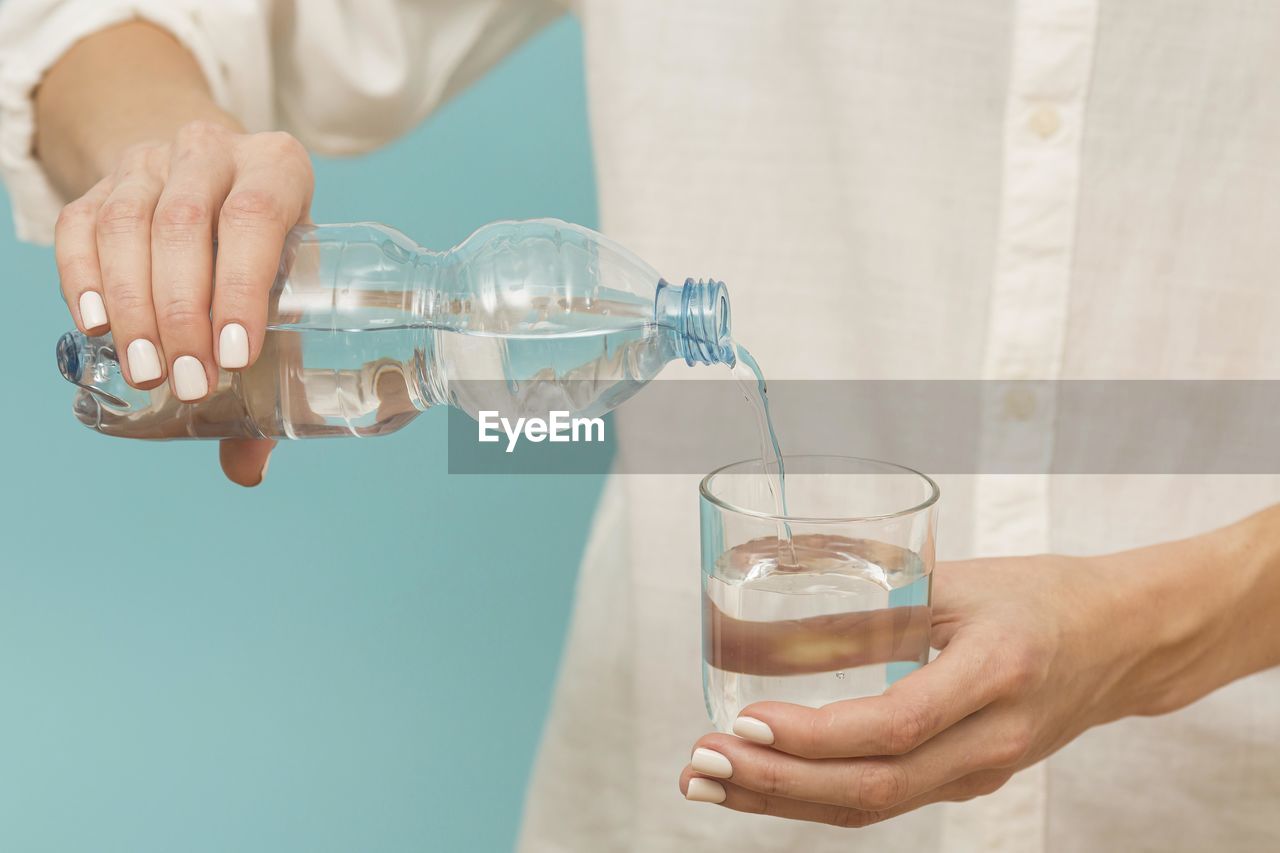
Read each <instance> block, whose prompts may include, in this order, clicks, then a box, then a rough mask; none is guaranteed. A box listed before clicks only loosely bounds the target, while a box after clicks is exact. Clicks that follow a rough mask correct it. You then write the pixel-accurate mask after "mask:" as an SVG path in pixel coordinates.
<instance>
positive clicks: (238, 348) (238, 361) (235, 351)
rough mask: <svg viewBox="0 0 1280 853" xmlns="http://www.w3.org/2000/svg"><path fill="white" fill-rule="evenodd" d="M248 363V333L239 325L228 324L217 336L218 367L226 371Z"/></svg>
mask: <svg viewBox="0 0 1280 853" xmlns="http://www.w3.org/2000/svg"><path fill="white" fill-rule="evenodd" d="M248 363H249V333H248V332H246V331H245V330H244V326H241V325H240V324H239V323H228V324H227V325H225V326H223V327H222V332H221V333H219V334H218V366H219V367H224V368H227V369H234V368H237V367H244V366H246V365H247V364H248Z"/></svg>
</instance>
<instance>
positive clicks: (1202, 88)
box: [0, 0, 1280, 853]
mask: <svg viewBox="0 0 1280 853" xmlns="http://www.w3.org/2000/svg"><path fill="white" fill-rule="evenodd" d="M574 5H575V7H576V8H575V11H576V12H577V13H578V14H579V16H580V18H581V20H582V23H583V30H584V34H585V49H586V64H587V80H588V88H589V102H590V114H591V125H592V134H593V139H594V143H595V157H596V164H597V170H598V186H599V192H600V202H601V214H602V219H603V227H604V230H606V231H607V232H609V233H610V234H611V235H612V236H614V237H616V238H618V239H619V240H621V241H622V242H623V243H625V244H626V245H628V246H629V247H631V248H632V249H634V250H635V251H636V252H637V253H639V254H640V255H641V256H643V257H645V258H646V259H648V260H650V261H651V262H653V263H654V264H655V265H656V266H657V267H658V268H659V269H661V270H662V271H664V272H665V273H667V274H668V275H669V276H684V275H708V274H710V275H714V276H716V277H718V278H723V279H724V280H725V281H727V282H728V284H729V286H730V290H731V293H732V296H733V301H734V318H735V333H736V336H737V337H738V338H739V339H740V340H741V341H743V342H745V343H746V344H747V345H748V346H750V347H751V349H752V351H753V352H754V353H755V354H756V355H757V357H758V358H759V360H760V362H761V363H762V364H763V366H764V368H765V370H766V371H767V372H768V373H769V375H770V377H771V378H833V379H834V378H914V379H919V378H928V379H932V378H964V379H973V378H985V379H989V380H1011V381H1012V380H1020V379H1058V378H1091V379H1093V378H1129V379H1132V378H1141V379H1154V378H1185V379H1213V378H1268V379H1270V378H1276V377H1277V376H1280V335H1277V334H1276V333H1275V327H1276V319H1277V318H1278V317H1280V286H1277V283H1276V282H1275V281H1274V280H1273V278H1274V276H1275V270H1276V269H1277V268H1280V84H1278V82H1277V81H1280V4H1274V3H1257V2H1250V0H1213V2H1209V0H1123V1H1122V0H1110V2H1101V0H971V1H970V2H964V3H958V2H954V0H865V2H862V1H861V0H860V1H859V2H855V0H795V2H791V0H787V2H783V0H643V2H642V0H580V2H577V3H576V4H574ZM285 7H290V8H292V12H291V13H289V14H288V15H285V14H283V13H284V11H285ZM558 11H559V10H558V9H557V7H556V6H555V5H554V4H551V3H543V2H533V0H434V1H433V2H429V1H428V0H421V1H420V2H411V0H400V2H396V0H367V2H362V3H359V4H354V3H344V2H340V0H308V2H306V3H296V4H294V3H287V2H285V0H227V2H218V3H211V2H210V3H201V2H196V0H136V2H111V0H61V2H58V0H7V2H5V3H3V4H2V5H0V171H2V172H3V175H4V178H5V180H6V182H7V184H8V187H9V190H10V192H11V194H12V196H13V202H14V210H15V216H16V217H17V220H18V224H19V228H20V230H21V233H22V234H23V235H24V236H26V237H28V238H31V239H43V238H47V237H49V235H50V229H51V224H52V222H53V219H54V217H55V215H56V212H57V210H58V207H59V204H60V202H59V200H58V199H57V198H56V197H55V195H54V194H53V192H52V191H51V189H50V187H49V185H48V182H47V181H46V180H45V178H44V176H43V174H42V173H41V171H40V169H39V167H38V165H37V164H36V163H34V162H33V160H32V159H31V157H30V147H31V146H30V143H31V132H32V118H31V106H30V92H31V89H32V87H33V86H34V85H35V83H36V82H37V81H38V80H39V77H40V75H41V74H42V73H43V71H44V70H45V69H46V68H47V67H48V65H49V64H51V63H52V62H53V61H55V60H56V58H57V57H58V56H59V55H60V54H61V52H62V51H63V50H65V49H66V47H67V45H68V44H69V43H70V42H71V41H72V40H74V39H75V38H76V37H78V36H80V35H83V34H85V33H87V32H92V31H93V30H95V29H98V28H100V27H102V26H104V25H106V24H108V23H111V22H114V21H116V20H120V19H122V18H125V17H128V16H131V15H135V14H137V15H142V16H145V17H147V18H149V19H151V20H153V21H155V22H156V23H157V24H159V25H160V26H163V27H165V28H167V29H169V30H170V31H171V32H173V33H174V35H175V36H176V37H177V38H179V39H180V40H181V41H182V42H183V43H184V44H186V45H187V46H188V47H189V48H190V49H191V51H192V52H193V54H194V55H195V57H196V59H197V60H198V61H199V63H200V65H201V67H202V68H203V69H204V71H205V73H206V75H207V76H208V77H209V80H210V85H211V88H212V91H213V92H214V94H215V96H216V97H217V98H218V100H219V101H220V102H221V103H222V104H224V106H226V107H227V108H228V109H230V110H232V111H234V112H235V113H236V114H238V115H239V116H241V118H242V119H243V120H244V121H245V122H246V124H247V125H248V126H249V127H251V128H253V129H266V128H270V127H283V128H284V129H287V130H290V131H292V132H293V133H295V134H297V135H298V136H299V137H300V138H301V139H302V140H303V141H304V142H306V143H308V144H309V145H311V146H312V147H314V148H317V149H320V150H326V151H343V152H350V151H359V150H363V149H366V148H368V147H371V146H372V145H375V144H377V143H380V142H383V141H385V140H387V139H389V138H391V137H393V136H395V135H396V134H398V133H401V132H403V131H404V130H406V129H408V128H409V127H411V126H412V125H414V124H415V123H416V122H418V121H419V120H421V119H422V117H423V116H424V115H425V114H426V113H427V112H428V111H429V110H430V109H432V108H433V107H434V106H435V105H437V104H438V103H440V101H441V100H442V99H443V98H445V97H447V96H448V95H449V94H450V93H451V92H453V91H455V90H456V89H457V88H458V87H460V86H461V85H464V84H465V83H466V82H467V81H468V80H470V79H472V78H473V77H474V76H475V75H476V74H478V73H480V72H481V71H482V70H483V69H484V68H485V67H487V66H488V65H489V64H491V63H492V62H493V61H495V60H496V59H497V58H498V57H500V56H501V55H502V54H503V52H504V51H506V50H507V49H509V48H510V47H511V46H512V45H514V44H516V43H517V42H518V41H519V40H520V39H521V38H523V37H524V36H526V35H527V34H529V33H530V32H532V31H533V30H535V29H536V28H537V27H538V26H540V25H541V24H542V23H544V22H545V21H546V20H548V19H549V18H550V17H551V16H553V15H555V14H556V13H557V12H558ZM285 19H291V23H290V24H289V26H284V25H283V24H282V23H281V22H282V21H283V20H285ZM555 96H556V93H554V92H548V93H547V97H548V98H553V97H555ZM990 387H991V388H992V389H993V390H992V392H991V393H990V394H989V405H990V406H991V407H992V409H991V418H990V422H991V423H992V424H994V426H993V428H992V429H991V430H990V431H989V432H988V433H986V434H984V437H983V440H984V441H985V442H988V446H989V447H990V448H996V447H1000V448H1001V449H1002V452H1003V453H1004V458H1005V459H1010V458H1011V457H1010V455H1009V454H1010V452H1011V451H1010V450H1009V447H1010V443H1011V442H1014V443H1016V444H1015V445H1014V446H1015V447H1016V453H1017V454H1022V455H1024V457H1025V459H1026V460H1029V461H1031V462H1034V461H1036V460H1044V459H1047V458H1049V455H1050V454H1051V453H1052V450H1053V440H1054V437H1053V430H1052V428H1051V425H1052V422H1053V420H1052V419H1053V409H1054V401H1053V399H1052V397H1051V395H1046V394H1042V393H1040V392H1037V391H1035V390H1034V389H1035V388H1037V387H1039V386H1031V390H1028V386H1020V385H1017V384H1012V385H1009V386H1008V387H1007V389H1005V388H1002V386H1001V383H1000V382H992V383H991V385H990ZM1029 424H1030V425H1032V426H1036V425H1042V426H1043V428H1031V429H1029V428H1028V425H1029ZM743 428H744V429H750V428H751V427H750V425H749V422H748V419H747V415H746V413H745V411H744V427H743ZM1006 429H1007V433H1006V432H1004V430H1006ZM652 440H655V439H654V437H651V436H643V435H640V436H636V435H632V436H624V437H623V450H622V452H623V453H626V452H628V450H627V448H628V447H629V446H639V445H643V444H644V443H645V442H646V441H652ZM847 450H848V451H849V452H850V453H857V450H858V446H857V438H856V436H850V439H849V447H848V448H847ZM896 461H902V462H906V463H908V464H909V463H910V461H911V460H896ZM942 487H943V511H942V519H943V520H942V528H941V531H940V550H941V556H943V557H957V556H969V555H978V554H981V555H999V554H1017V553H1027V552H1040V551H1059V552H1067V553H1097V552H1102V551H1107V550H1112V549H1117V548H1122V547H1128V546H1134V545H1139V544H1144V543H1150V542H1154V541H1159V540H1166V539H1170V538H1174V537H1178V536H1183V535H1189V534H1193V533H1196V532H1200V531H1203V530H1206V529H1208V528H1211V527H1213V526H1216V525H1219V524H1222V523H1225V522H1227V521H1230V520H1233V519H1234V518H1236V517H1239V516H1240V515H1243V514H1245V513H1247V512H1249V511H1251V510H1253V509H1256V508H1258V507H1261V506H1263V505H1265V504H1267V503H1270V502H1273V501H1275V500H1276V499H1277V498H1278V497H1280V485H1278V482H1277V479H1276V478H1274V477H1270V476H1252V477H1228V476H1197V477H1190V476H1182V477H1172V476H1170V477H1162V476H1146V477H1140V476H1107V477H1095V476H1069V477H1067V476H1060V477H1054V478H1050V477H1042V476H1026V475H1024V476H983V477H950V478H942ZM695 489H696V479H695V478H691V477H676V476H653V475H646V476H639V475H632V476H626V477H616V478H614V480H613V481H611V482H610V484H609V485H608V487H607V488H606V491H605V495H604V498H603V499H602V503H601V507H600V510H599V512H598V517H597V519H596V521H595V529H594V533H593V536H592V539H591V543H590V545H589V548H588V553H587V556H586V559H585V560H584V564H583V570H582V575H581V580H580V586H579V590H578V597H579V601H578V606H577V611H576V616H575V619H574V623H573V626H572V629H571V632H570V639H569V645H568V648H567V651H566V657H565V661H564V665H563V673H562V676H561V683H560V687H559V691H558V695H557V699H556V703H555V707H554V710H553V713H552V717H551V721H550V723H549V726H548V730H547V733H546V735H545V738H544V744H543V749H542V752H541V757H540V760H539V764H538V769H537V772H536V774H535V779H534V784H533V786H532V787H531V792H530V797H529V802H528V810H527V815H526V826H525V831H524V839H523V846H524V848H525V849H528V850H536V851H541V850H584V851H593V852H594V851H604V850H641V851H668V850H696V849H719V850H735V851H750V850H805V851H837V850H839V851H849V850H875V851H903V852H904V853H906V851H910V853H919V852H920V851H924V850H938V851H943V850H945V851H948V853H954V851H969V850H972V851H1016V853H1025V851H1030V853H1037V851H1049V853H1066V851H1098V850H1123V851H1131V850H1161V851H1171V850H1186V851H1200V850H1206V849H1216V850H1258V849H1274V848H1275V847H1276V846H1277V845H1278V844H1280V811H1278V810H1277V807H1276V806H1277V803H1280V770H1277V768H1280V713H1278V712H1277V711H1278V707H1277V706H1278V703H1280V678H1278V677H1277V673H1275V672H1268V673H1262V674H1259V675H1256V676H1254V677H1251V678H1248V679H1244V680H1242V681H1240V682H1237V683H1235V684H1233V685H1231V686H1229V687H1227V688H1224V689H1223V690H1220V691H1218V692H1217V693H1215V694H1213V695H1212V696H1210V697H1208V698H1206V699H1205V700H1202V701H1201V702H1199V703H1196V704H1195V705H1193V706H1192V707H1190V708H1187V709H1185V710H1183V711H1179V712H1177V713H1175V714H1170V715H1167V716H1165V717H1161V718H1156V719H1147V720H1127V721H1122V722H1119V723H1115V724H1112V725H1110V726H1105V727H1102V728H1099V729H1095V730H1093V731H1090V732H1087V733H1085V734H1084V735H1083V736H1081V737H1080V738H1078V739H1077V740H1076V741H1075V742H1074V743H1072V744H1070V745H1068V746H1067V747H1066V748H1064V749H1063V750H1061V751H1060V752H1059V753H1057V754H1055V755H1054V756H1052V757H1051V758H1050V759H1049V760H1047V761H1046V762H1043V763H1041V764H1040V765H1038V766H1036V767H1034V768H1031V769H1029V770H1027V771H1024V772H1023V773H1021V774H1019V775H1018V776H1016V777H1015V778H1014V779H1013V780H1012V781H1011V782H1010V783H1009V784H1008V785H1007V786H1006V787H1005V788H1004V789H1003V790H1001V791H1000V792H998V793H997V794H995V795H993V796H990V797H986V798H981V799H978V800H974V801H971V802H969V803H964V804H946V805H939V806H932V807H928V808H926V809H923V810H921V811H918V812H915V813H912V814H910V815H906V816H904V817H902V818H899V819H896V820H894V821H890V822H889V823H887V824H884V825H881V826H876V827H872V828H869V829H866V830H860V831H857V832H849V831H842V830H838V829H834V828H830V827H821V826H811V825H803V824H798V823H792V822H787V821H782V820H777V819H771V818H764V817H756V816H748V815H742V814H736V813H730V812H728V811H725V810H720V809H713V808H708V807H705V806H695V805H690V804H687V803H685V802H684V801H683V800H682V799H681V798H680V795H679V793H678V791H677V789H676V777H677V774H678V772H679V770H680V767H681V766H682V765H683V763H684V762H685V760H686V757H687V753H688V749H689V748H690V745H691V744H692V742H693V741H694V740H695V739H696V738H697V737H698V735H700V734H701V733H702V732H704V731H705V730H706V729H707V728H708V724H707V721H706V719H705V717H704V715H703V710H702V703H701V697H700V690H701V685H700V681H699V676H698V671H699V654H700V652H699V650H700V642H699V625H698V615H697V614H698V613H699V601H698V595H699V593H698V553H697V552H698V533H697V517H696V499H695V494H696V492H695ZM1230 570H1231V567H1230V566H1224V567H1223V571H1230Z"/></svg>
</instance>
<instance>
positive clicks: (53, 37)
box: [0, 0, 231, 244]
mask: <svg viewBox="0 0 1280 853" xmlns="http://www.w3.org/2000/svg"><path fill="white" fill-rule="evenodd" d="M181 5H182V4H179V3H172V2H170V3H165V2H111V0H70V2H64V3H61V4H59V5H58V6H57V8H56V9H54V10H53V11H52V12H50V13H49V14H47V15H46V16H44V17H43V19H42V20H40V21H39V23H38V24H37V25H36V26H35V28H34V29H33V30H32V31H30V32H24V33H21V34H20V35H19V37H18V38H17V39H16V40H14V39H12V35H13V34H11V33H8V34H7V33H3V32H0V38H4V36H9V38H4V40H5V41H10V40H13V41H15V42H16V46H15V47H14V48H12V49H9V50H5V51H4V52H3V53H2V54H0V178H3V180H4V183H5V185H6V187H7V188H8V190H9V196H10V200H11V202H12V208H13V220H14V226H15V229H16V231H17V234H18V239H20V240H25V241H28V242H32V243H42V244H48V243H52V242H53V226H54V223H55V221H56V220H57V217H58V213H59V211H61V209H62V206H63V204H64V203H65V200H64V199H63V198H62V197H61V196H60V195H59V193H58V192H57V190H55V189H54V187H53V185H52V184H51V183H50V182H49V178H48V176H47V175H46V174H45V172H44V169H43V168H42V167H41V166H40V164H39V162H37V161H36V159H35V153H34V150H33V149H34V142H35V105H34V103H33V100H32V96H33V94H34V92H35V88H36V86H37V85H39V83H40V80H41V79H42V78H43V77H44V75H45V72H47V71H48V70H49V68H50V67H51V66H52V65H53V64H54V63H56V62H57V61H58V59H59V58H60V57H61V56H62V55H63V54H64V53H66V51H67V50H68V49H69V48H70V47H71V46H72V45H73V44H75V43H76V42H77V41H79V40H80V39H83V38H85V37H86V36H89V35H91V34H93V33H95V32H98V31H99V30H103V29H106V28H107V27H110V26H113V25H115V24H119V23H123V22H125V21H129V20H144V21H147V22H149V23H151V24H154V25H156V26H158V27H161V28H162V29H164V30H167V31H168V32H169V33H170V34H172V35H173V37H174V38H175V39H177V40H178V41H179V42H180V43H181V44H182V45H183V46H184V47H185V48H186V49H187V50H189V51H190V52H191V54H192V56H194V57H195V60H196V62H197V64H198V65H199V66H200V70H201V71H202V72H204V76H205V80H206V81H207V82H208V85H209V89H210V92H211V93H212V95H213V97H214V99H215V101H216V102H217V103H218V104H219V106H221V107H223V108H224V109H229V108H230V106H231V105H230V104H229V103H228V102H229V100H230V98H229V92H228V86H227V83H226V79H225V77H224V75H223V74H222V73H221V69H220V66H219V63H218V60H217V57H216V55H215V53H214V50H213V47H212V45H211V44H210V41H209V39H208V37H207V35H206V34H205V32H204V31H203V30H202V28H201V26H200V23H199V20H198V18H197V15H196V13H195V12H194V11H192V10H190V9H184V8H181ZM175 7H177V8H175ZM0 17H2V16H0ZM2 30H3V23H2V22H0V31H2Z"/></svg>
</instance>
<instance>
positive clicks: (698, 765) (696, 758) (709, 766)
mask: <svg viewBox="0 0 1280 853" xmlns="http://www.w3.org/2000/svg"><path fill="white" fill-rule="evenodd" d="M689 766H690V767H692V768H693V769H694V770H697V771H698V772H699V773H705V774H707V775H708V776H715V777H716V778H717V779H728V778H729V777H730V776H732V775H733V764H731V763H730V762H729V759H728V758H726V757H724V756H723V755H721V754H720V753H718V752H716V751H715V750H714V749H704V748H703V747H698V748H697V749H695V750H694V751H693V758H691V759H690V760H689Z"/></svg>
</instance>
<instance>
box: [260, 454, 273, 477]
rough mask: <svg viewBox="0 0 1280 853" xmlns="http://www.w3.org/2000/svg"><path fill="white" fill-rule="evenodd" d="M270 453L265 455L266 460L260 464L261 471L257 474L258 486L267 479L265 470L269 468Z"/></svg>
mask: <svg viewBox="0 0 1280 853" xmlns="http://www.w3.org/2000/svg"><path fill="white" fill-rule="evenodd" d="M272 452H274V451H271V452H268V453H267V458H266V459H264V460H263V462H262V470H261V471H259V472H258V485H262V481H263V480H265V479H267V469H268V468H269V467H271V453H272Z"/></svg>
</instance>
